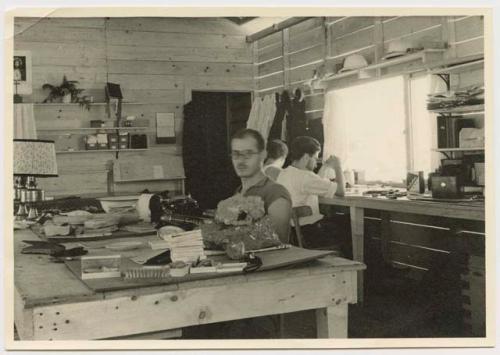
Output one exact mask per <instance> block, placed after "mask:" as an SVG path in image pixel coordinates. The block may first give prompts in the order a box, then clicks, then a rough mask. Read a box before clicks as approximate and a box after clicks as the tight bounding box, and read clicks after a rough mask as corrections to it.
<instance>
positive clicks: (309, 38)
mask: <svg viewBox="0 0 500 355" xmlns="http://www.w3.org/2000/svg"><path fill="white" fill-rule="evenodd" d="M322 43H325V29H324V28H323V26H320V27H315V28H313V29H310V30H308V31H305V32H302V33H297V34H296V35H295V36H294V37H290V44H289V50H290V52H292V53H293V52H296V51H298V50H301V49H304V48H307V47H310V46H312V45H315V44H322Z"/></svg>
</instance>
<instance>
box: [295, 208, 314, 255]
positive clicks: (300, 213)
mask: <svg viewBox="0 0 500 355" xmlns="http://www.w3.org/2000/svg"><path fill="white" fill-rule="evenodd" d="M312 214H313V212H312V208H311V206H297V207H293V208H292V221H293V225H294V230H295V237H296V239H297V244H298V246H299V247H301V248H302V247H303V238H302V231H301V230H300V224H299V219H300V218H301V217H307V216H311V215H312Z"/></svg>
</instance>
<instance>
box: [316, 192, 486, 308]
mask: <svg viewBox="0 0 500 355" xmlns="http://www.w3.org/2000/svg"><path fill="white" fill-rule="evenodd" d="M319 203H320V205H321V204H322V205H333V206H345V207H349V211H350V221H351V233H352V253H353V260H356V261H359V262H363V261H364V240H365V210H366V209H373V210H380V211H388V212H399V213H409V214H417V215H426V216H436V217H444V218H456V219H465V220H474V221H484V220H485V211H484V203H478V202H474V203H451V202H436V201H420V200H413V199H408V198H398V199H388V198H385V197H366V196H362V195H359V194H351V195H347V196H345V197H333V198H325V197H320V199H319ZM358 300H359V301H360V302H362V301H363V274H362V273H359V275H358Z"/></svg>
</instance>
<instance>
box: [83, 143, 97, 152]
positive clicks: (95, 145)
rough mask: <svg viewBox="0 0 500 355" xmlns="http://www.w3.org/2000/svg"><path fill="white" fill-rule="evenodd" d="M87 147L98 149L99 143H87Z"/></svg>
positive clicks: (87, 148)
mask: <svg viewBox="0 0 500 355" xmlns="http://www.w3.org/2000/svg"><path fill="white" fill-rule="evenodd" d="M85 149H86V150H96V149H97V143H86V144H85Z"/></svg>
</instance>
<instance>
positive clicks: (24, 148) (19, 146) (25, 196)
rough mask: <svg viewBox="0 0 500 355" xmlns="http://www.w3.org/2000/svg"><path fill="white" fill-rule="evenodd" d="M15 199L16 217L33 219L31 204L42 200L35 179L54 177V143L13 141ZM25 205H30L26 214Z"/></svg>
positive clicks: (55, 162)
mask: <svg viewBox="0 0 500 355" xmlns="http://www.w3.org/2000/svg"><path fill="white" fill-rule="evenodd" d="M14 176H16V180H15V181H16V183H15V199H16V200H18V201H19V202H20V204H19V210H18V213H17V214H16V216H17V217H18V218H23V217H25V216H26V214H28V219H32V218H35V217H36V215H37V212H36V209H35V208H34V206H33V205H32V204H31V203H33V202H36V201H40V200H43V199H44V193H43V190H41V189H38V188H37V185H36V178H37V177H56V176H58V175H57V160H56V149H55V145H54V141H49V140H39V139H14ZM26 204H31V208H30V211H29V213H26Z"/></svg>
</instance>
